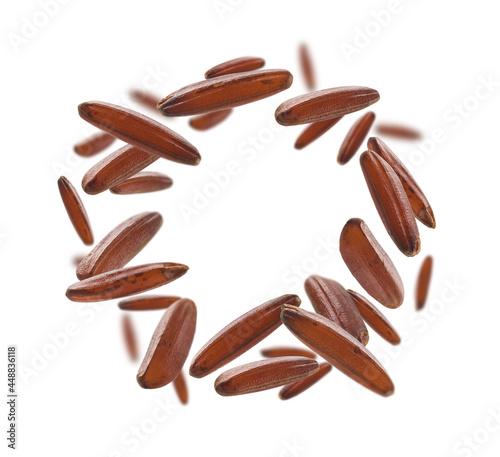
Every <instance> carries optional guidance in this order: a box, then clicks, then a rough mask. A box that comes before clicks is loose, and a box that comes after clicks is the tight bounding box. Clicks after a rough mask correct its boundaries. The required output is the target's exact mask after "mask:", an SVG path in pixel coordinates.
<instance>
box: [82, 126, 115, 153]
mask: <svg viewBox="0 0 500 457" xmlns="http://www.w3.org/2000/svg"><path fill="white" fill-rule="evenodd" d="M115 140H116V138H115V137H114V136H112V135H110V134H109V133H106V132H101V133H96V134H95V135H92V136H91V137H90V138H87V139H86V140H83V141H81V142H80V143H77V144H75V147H74V150H75V152H76V153H77V154H78V155H79V156H82V157H92V156H93V155H96V154H98V153H99V152H101V151H104V150H105V149H106V148H107V147H109V146H111V145H112V144H113V143H114V141H115Z"/></svg>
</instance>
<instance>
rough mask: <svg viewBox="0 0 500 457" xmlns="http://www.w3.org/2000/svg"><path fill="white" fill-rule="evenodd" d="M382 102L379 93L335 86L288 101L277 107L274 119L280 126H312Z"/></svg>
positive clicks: (364, 88)
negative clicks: (313, 123) (312, 123)
mask: <svg viewBox="0 0 500 457" xmlns="http://www.w3.org/2000/svg"><path fill="white" fill-rule="evenodd" d="M379 99H380V95H379V93H378V92H377V91H376V90H375V89H370V88H368V87H358V86H348V87H334V88H332V89H324V90H318V91H315V92H310V93H308V94H304V95H299V96H298V97H295V98H292V99H290V100H287V101H286V102H284V103H282V104H281V105H280V106H278V108H277V109H276V113H275V117H276V121H277V122H278V123H279V124H281V125H299V124H310V123H311V122H319V121H325V120H327V119H333V118H335V117H340V116H344V115H346V114H349V113H353V112H355V111H358V110H360V109H363V108H366V107H368V106H370V105H373V104H374V103H375V102H377V101H378V100H379Z"/></svg>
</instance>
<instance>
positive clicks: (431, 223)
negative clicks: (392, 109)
mask: <svg viewBox="0 0 500 457" xmlns="http://www.w3.org/2000/svg"><path fill="white" fill-rule="evenodd" d="M368 149H370V150H371V151H373V152H375V153H377V154H378V155H379V156H380V157H382V159H384V160H385V161H386V162H387V163H388V164H389V165H390V167H391V168H392V169H393V170H394V173H396V175H397V176H398V178H399V180H400V181H401V184H402V185H403V188H404V190H405V192H406V196H407V197H408V201H409V202H410V206H411V208H412V210H413V214H414V215H415V217H416V218H417V219H418V220H419V221H420V222H422V224H424V225H426V226H427V227H429V228H436V219H435V217H434V212H433V211H432V208H431V205H430V204H429V202H428V200H427V198H426V196H425V195H424V193H423V191H422V189H421V188H420V186H419V185H418V184H417V182H416V181H415V178H414V177H413V176H412V175H411V173H410V172H409V171H408V170H407V168H406V167H405V166H404V165H403V162H401V160H399V158H398V157H397V156H396V154H394V152H392V151H391V149H390V148H389V146H387V145H386V144H385V143H384V142H383V141H382V140H381V139H380V138H375V137H372V138H370V139H369V140H368Z"/></svg>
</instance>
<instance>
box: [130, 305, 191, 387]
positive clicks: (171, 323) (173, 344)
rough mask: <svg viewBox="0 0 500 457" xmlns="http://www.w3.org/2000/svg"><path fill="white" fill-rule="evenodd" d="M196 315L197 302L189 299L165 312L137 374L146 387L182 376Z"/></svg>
mask: <svg viewBox="0 0 500 457" xmlns="http://www.w3.org/2000/svg"><path fill="white" fill-rule="evenodd" d="M196 314H197V312H196V305H195V304H194V302H193V301H191V300H189V299H187V298H182V299H180V300H178V301H177V302H175V303H174V304H173V305H172V306H170V308H168V309H167V310H166V311H165V313H164V314H163V317H162V318H161V320H160V322H159V324H158V326H157V327H156V330H155V331H154V334H153V337H152V338H151V342H150V344H149V347H148V350H147V351H146V355H145V356H144V359H143V361H142V363H141V366H140V368H139V371H138V373H137V382H138V383H139V385H140V386H141V387H142V388H143V389H157V388H159V387H163V386H165V385H167V384H169V383H170V382H172V381H173V380H174V379H175V378H176V377H177V376H178V375H179V373H180V372H181V370H182V367H183V365H184V362H185V361H186V359H187V356H188V354H189V349H190V348H191V344H192V343H193V338H194V332H195V329H196Z"/></svg>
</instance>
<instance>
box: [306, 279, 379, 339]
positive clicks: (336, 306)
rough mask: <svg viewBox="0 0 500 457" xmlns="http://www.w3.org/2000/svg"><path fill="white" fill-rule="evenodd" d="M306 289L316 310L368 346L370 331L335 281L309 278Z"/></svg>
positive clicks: (343, 290) (346, 294)
mask: <svg viewBox="0 0 500 457" xmlns="http://www.w3.org/2000/svg"><path fill="white" fill-rule="evenodd" d="M305 289H306V293H307V296H308V297H309V300H311V303H312V305H313V308H314V310H315V311H316V312H317V313H318V314H321V315H322V316H324V317H326V318H327V319H330V320H332V321H333V322H335V323H336V324H338V325H340V326H341V327H342V328H343V329H344V330H345V331H347V332H349V333H350V334H351V335H352V336H353V337H354V338H356V339H357V340H358V341H360V342H361V343H362V344H363V345H364V346H366V345H367V344H368V339H369V337H368V330H367V329H366V326H365V323H364V322H363V319H362V318H361V315H360V314H359V311H358V309H357V308H356V306H355V305H354V302H353V301H352V298H351V296H350V295H349V294H348V293H347V291H346V290H345V289H344V288H343V287H342V286H341V285H340V284H339V283H338V282H337V281H334V280H333V279H328V278H324V277H322V276H319V275H313V276H309V277H308V278H307V279H306V282H305Z"/></svg>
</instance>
